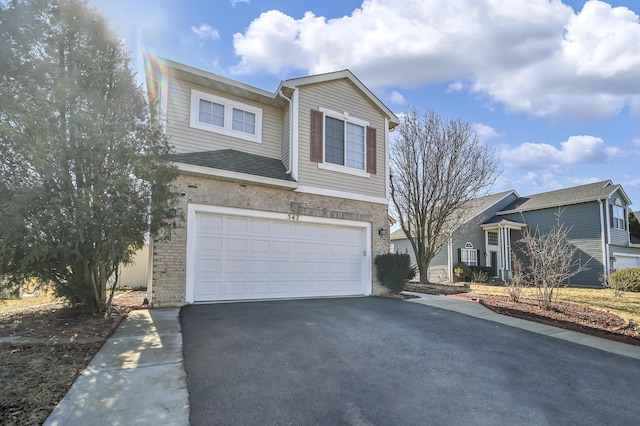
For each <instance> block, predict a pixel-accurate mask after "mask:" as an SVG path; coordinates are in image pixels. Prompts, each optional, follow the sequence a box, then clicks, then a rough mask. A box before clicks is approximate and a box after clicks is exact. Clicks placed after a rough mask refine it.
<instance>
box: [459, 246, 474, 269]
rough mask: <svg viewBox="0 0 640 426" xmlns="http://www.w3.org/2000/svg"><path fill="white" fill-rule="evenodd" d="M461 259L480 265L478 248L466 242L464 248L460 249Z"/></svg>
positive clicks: (470, 264) (470, 263) (468, 263)
mask: <svg viewBox="0 0 640 426" xmlns="http://www.w3.org/2000/svg"><path fill="white" fill-rule="evenodd" d="M460 261H461V262H464V263H466V264H467V265H469V266H478V250H476V249H474V248H473V244H471V243H466V244H465V245H464V248H463V249H460Z"/></svg>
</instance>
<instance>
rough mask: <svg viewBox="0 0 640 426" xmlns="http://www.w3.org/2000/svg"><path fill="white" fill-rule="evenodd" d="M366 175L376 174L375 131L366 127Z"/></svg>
mask: <svg viewBox="0 0 640 426" xmlns="http://www.w3.org/2000/svg"><path fill="white" fill-rule="evenodd" d="M366 144H367V173H371V174H374V175H375V174H376V169H377V167H376V129H374V128H373V127H367V142H366Z"/></svg>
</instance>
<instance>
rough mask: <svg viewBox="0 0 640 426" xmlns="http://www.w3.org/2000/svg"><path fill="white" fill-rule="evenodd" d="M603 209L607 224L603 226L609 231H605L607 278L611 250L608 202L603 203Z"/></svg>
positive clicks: (609, 268)
mask: <svg viewBox="0 0 640 426" xmlns="http://www.w3.org/2000/svg"><path fill="white" fill-rule="evenodd" d="M604 209H605V217H606V218H607V223H606V224H605V226H607V227H609V229H607V242H606V245H605V247H606V255H607V276H608V275H609V272H610V271H611V264H610V263H609V262H610V260H609V259H610V254H609V250H610V249H611V248H610V247H609V246H610V245H611V229H610V227H611V218H610V217H609V203H608V200H607V202H605V203H604Z"/></svg>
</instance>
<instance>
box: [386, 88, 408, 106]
mask: <svg viewBox="0 0 640 426" xmlns="http://www.w3.org/2000/svg"><path fill="white" fill-rule="evenodd" d="M389 101H391V103H394V104H398V105H405V104H406V103H407V100H406V99H405V98H404V96H402V94H401V93H400V92H398V91H397V90H393V91H392V92H391V94H390V95H389Z"/></svg>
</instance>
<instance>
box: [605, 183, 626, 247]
mask: <svg viewBox="0 0 640 426" xmlns="http://www.w3.org/2000/svg"><path fill="white" fill-rule="evenodd" d="M619 192H620V191H616V192H614V193H613V195H611V197H610V198H609V229H610V232H611V240H610V243H611V244H615V245H619V246H628V245H629V218H628V213H627V214H625V217H624V223H625V229H614V228H613V205H614V203H615V201H616V199H617V198H619V199H620V201H622V207H624V209H625V213H626V212H627V208H628V206H627V205H626V203H625V202H624V197H623V196H622V195H620V193H619Z"/></svg>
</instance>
